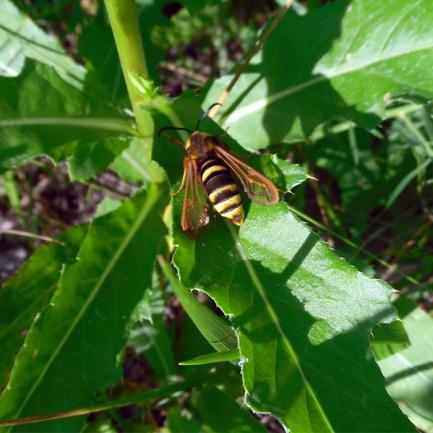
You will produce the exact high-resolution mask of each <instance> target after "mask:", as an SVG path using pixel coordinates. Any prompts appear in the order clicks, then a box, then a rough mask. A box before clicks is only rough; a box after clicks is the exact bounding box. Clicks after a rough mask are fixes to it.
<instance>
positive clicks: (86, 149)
mask: <svg viewBox="0 0 433 433" xmlns="http://www.w3.org/2000/svg"><path fill="white" fill-rule="evenodd" d="M128 145H129V140H128V139H121V138H112V139H106V140H103V141H100V142H94V143H90V144H89V145H85V146H79V147H78V148H77V149H76V150H75V152H74V154H73V155H72V157H71V159H69V161H68V167H69V174H70V177H71V180H78V181H80V180H81V181H83V180H87V179H90V178H92V177H95V176H96V175H97V174H98V173H100V172H101V171H102V170H104V169H105V168H106V167H108V166H109V165H110V164H111V163H112V162H113V161H114V160H115V159H116V158H117V157H118V155H119V154H120V153H121V152H122V151H123V150H125V149H126V148H127V147H128Z"/></svg>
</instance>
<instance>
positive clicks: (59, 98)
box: [0, 62, 130, 173]
mask: <svg viewBox="0 0 433 433" xmlns="http://www.w3.org/2000/svg"><path fill="white" fill-rule="evenodd" d="M0 94H1V95H2V98H1V101H0V173H1V172H3V171H5V170H7V169H9V168H11V167H14V166H16V165H18V164H20V163H22V162H24V161H26V160H28V159H30V158H33V157H35V156H38V155H48V156H51V157H54V158H55V157H56V153H58V152H59V151H60V150H62V149H64V148H65V147H66V148H67V151H66V152H60V153H61V154H62V157H65V155H64V154H65V153H66V155H68V154H69V155H70V154H72V153H73V152H74V150H75V149H76V148H77V146H78V145H83V146H85V145H88V144H90V143H93V142H101V141H102V140H103V139H106V138H109V137H116V136H119V135H125V134H126V133H128V132H129V131H130V127H129V123H128V122H127V121H126V120H125V119H123V118H121V117H120V116H119V114H118V113H117V112H115V111H114V110H113V109H111V108H108V107H107V106H106V105H105V104H104V103H103V102H100V101H98V100H94V99H92V97H91V96H90V95H88V94H86V93H84V92H82V91H80V90H78V89H76V88H75V87H73V86H71V85H70V84H68V83H66V82H65V81H63V80H62V78H61V77H60V76H59V75H58V74H57V73H56V71H55V70H54V69H52V68H51V67H48V66H45V65H43V64H38V63H32V62H28V63H27V65H26V67H25V68H24V70H23V71H22V73H21V75H20V76H19V77H16V78H0ZM113 146H114V145H113V143H111V150H113ZM123 148H124V144H123V143H121V142H119V143H118V152H119V153H120V152H121V151H122V150H123ZM81 159H83V156H81ZM98 168H100V163H99V165H98Z"/></svg>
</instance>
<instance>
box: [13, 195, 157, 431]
mask: <svg viewBox="0 0 433 433" xmlns="http://www.w3.org/2000/svg"><path fill="white" fill-rule="evenodd" d="M157 200H158V195H157V194H151V193H150V194H148V196H147V199H146V202H145V204H144V206H143V208H142V210H141V212H140V214H139V216H138V218H137V219H136V221H135V223H134V224H133V225H132V227H131V229H130V231H129V232H128V233H127V234H126V236H125V238H124V240H123V242H122V243H121V244H120V246H119V248H118V249H117V250H116V252H115V254H114V255H113V256H112V258H111V260H110V261H109V263H108V265H107V267H106V269H105V271H104V272H103V273H102V275H101V276H100V278H99V279H98V280H97V282H96V284H95V286H94V288H93V290H92V292H91V293H90V296H89V297H88V298H87V301H86V302H85V303H84V305H83V306H82V307H81V309H80V311H79V312H78V314H77V316H76V318H75V320H74V321H73V322H72V324H71V326H70V327H69V328H68V329H67V331H66V333H65V335H64V337H63V339H62V340H61V341H60V343H59V345H58V346H57V348H56V349H55V350H54V351H53V354H52V356H51V357H50V359H49V360H48V362H47V363H46V366H45V368H44V369H43V370H42V372H41V374H40V375H39V377H38V378H37V380H36V381H35V384H34V385H33V387H32V388H31V390H30V391H29V393H28V394H27V397H26V398H25V399H24V401H23V403H22V404H21V406H20V407H19V409H18V411H17V413H16V415H15V417H16V418H19V417H20V415H21V412H22V410H23V409H24V407H25V406H26V404H27V403H28V401H29V400H30V398H31V397H32V395H33V393H34V392H35V390H36V389H37V387H38V386H39V384H40V383H41V381H42V379H43V378H44V376H45V374H46V373H47V371H48V369H49V368H50V366H51V364H52V363H53V362H54V360H55V359H56V357H57V355H58V354H59V353H60V351H61V349H62V348H63V346H64V345H65V343H66V341H67V340H68V338H69V337H70V335H71V334H72V332H73V331H74V329H75V328H76V326H77V325H78V323H79V321H80V320H81V318H82V317H83V316H84V314H85V313H86V311H87V309H88V308H89V306H90V305H91V303H92V302H93V300H94V299H95V298H96V296H97V294H98V293H99V290H100V289H101V287H102V285H103V284H104V282H105V280H106V279H107V278H108V276H109V275H110V273H111V271H112V270H113V268H114V266H115V265H116V263H117V262H118V260H119V259H120V257H121V255H122V254H123V252H124V251H125V249H126V248H127V246H128V245H129V243H130V242H131V240H132V239H133V237H134V236H135V234H136V232H137V231H138V229H139V228H140V226H141V225H142V224H143V222H144V220H145V219H146V217H147V216H148V214H149V211H150V210H151V209H152V208H153V206H154V205H155V203H156V202H157ZM78 257H79V256H78ZM11 430H12V428H10V429H9V430H8V432H10V431H11Z"/></svg>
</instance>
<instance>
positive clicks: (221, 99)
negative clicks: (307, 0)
mask: <svg viewBox="0 0 433 433" xmlns="http://www.w3.org/2000/svg"><path fill="white" fill-rule="evenodd" d="M292 4H293V0H287V1H286V3H285V5H284V6H283V7H282V8H281V10H280V11H279V12H278V14H277V15H276V17H275V18H274V20H273V21H272V23H271V24H270V26H269V27H268V28H267V29H266V30H265V31H264V32H263V34H262V36H261V37H260V39H259V42H258V44H257V45H256V46H255V47H254V48H253V49H252V50H251V51H250V52H249V54H248V56H247V58H246V59H245V61H244V63H243V64H242V65H241V67H240V68H239V69H238V71H237V72H236V74H235V76H234V77H233V78H232V80H231V81H230V83H229V85H228V86H227V87H226V88H225V90H224V92H223V93H221V95H220V97H219V98H218V101H216V102H218V103H219V104H220V105H215V106H214V107H213V108H212V110H211V111H210V112H209V115H208V117H210V118H212V119H213V118H215V116H216V115H217V114H218V111H219V109H220V107H221V105H223V104H224V102H225V101H226V99H227V98H228V96H229V93H230V91H231V90H232V89H233V87H234V86H235V84H236V83H237V81H238V80H239V78H240V76H241V75H242V74H243V73H244V72H245V70H246V69H247V68H248V65H249V64H250V61H251V59H252V58H253V57H254V56H255V55H256V54H257V53H258V52H259V51H260V49H261V48H262V47H263V45H264V43H265V42H266V41H267V39H268V38H269V36H270V35H271V33H272V32H273V31H274V29H275V27H276V26H277V25H278V23H279V22H280V21H281V19H282V18H283V16H284V14H285V13H286V12H287V11H288V10H289V9H290V7H291V6H292Z"/></svg>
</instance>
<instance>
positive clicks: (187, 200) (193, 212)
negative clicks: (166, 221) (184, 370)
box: [181, 157, 209, 238]
mask: <svg viewBox="0 0 433 433" xmlns="http://www.w3.org/2000/svg"><path fill="white" fill-rule="evenodd" d="M183 169H184V171H185V197H184V200H183V209H182V221H181V225H182V230H183V231H184V232H186V233H187V234H188V236H190V237H192V238H195V237H197V236H198V234H199V230H200V229H201V228H202V227H204V226H206V225H207V224H208V223H209V204H208V198H207V193H206V189H205V187H204V185H203V182H202V180H201V177H200V173H199V170H198V167H197V163H196V161H195V160H193V159H190V158H188V157H185V158H184V160H183Z"/></svg>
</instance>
